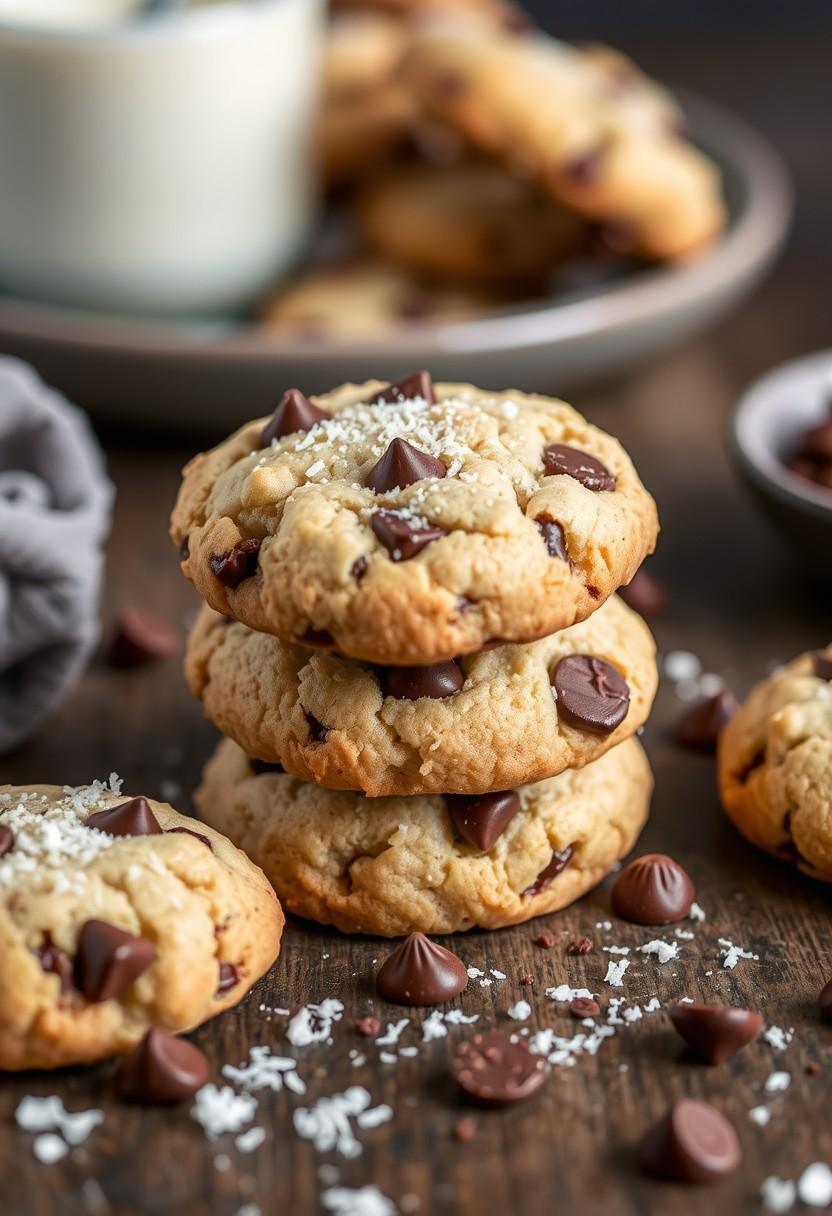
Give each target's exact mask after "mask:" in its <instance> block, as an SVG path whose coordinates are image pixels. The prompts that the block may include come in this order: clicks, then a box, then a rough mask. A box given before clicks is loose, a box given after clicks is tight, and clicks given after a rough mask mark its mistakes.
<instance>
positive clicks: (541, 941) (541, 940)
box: [532, 929, 555, 950]
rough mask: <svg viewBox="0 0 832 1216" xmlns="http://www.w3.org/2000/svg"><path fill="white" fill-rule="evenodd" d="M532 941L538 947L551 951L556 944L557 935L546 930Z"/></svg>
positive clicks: (536, 935)
mask: <svg viewBox="0 0 832 1216" xmlns="http://www.w3.org/2000/svg"><path fill="white" fill-rule="evenodd" d="M532 941H533V942H534V944H535V945H536V946H542V947H543V949H544V950H551V949H552V947H553V946H554V944H555V935H554V933H550V932H549V930H548V929H544V930H543V932H542V933H537V934H535V936H534V937H533V938H532Z"/></svg>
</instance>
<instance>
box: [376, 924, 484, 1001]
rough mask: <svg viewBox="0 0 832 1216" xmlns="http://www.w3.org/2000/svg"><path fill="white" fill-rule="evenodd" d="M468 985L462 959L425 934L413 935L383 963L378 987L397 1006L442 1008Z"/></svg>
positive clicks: (382, 994) (377, 981) (377, 983)
mask: <svg viewBox="0 0 832 1216" xmlns="http://www.w3.org/2000/svg"><path fill="white" fill-rule="evenodd" d="M467 985H468V972H467V971H466V969H465V966H464V964H463V962H462V960H461V959H459V958H457V956H456V955H455V954H453V953H452V952H451V951H450V950H446V949H445V947H444V946H439V945H437V943H436V942H432V941H431V940H430V938H427V937H425V935H424V933H411V934H410V936H409V937H407V938H405V940H404V941H403V942H402V943H401V945H400V946H397V947H396V949H395V950H394V951H393V953H392V954H390V955H388V957H387V958H386V959H385V960H384V962H383V963H382V966H381V969H380V971H379V973H378V975H377V976H376V986H377V988H378V990H379V993H380V994H381V996H383V997H384V998H385V1000H388V1001H393V1002H394V1003H395V1004H396V1005H439V1004H441V1003H442V1001H450V1000H451V999H452V998H453V997H455V996H459V994H460V992H462V990H463V989H464V988H466V987H467Z"/></svg>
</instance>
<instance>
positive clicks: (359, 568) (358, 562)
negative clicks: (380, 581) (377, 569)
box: [350, 557, 370, 583]
mask: <svg viewBox="0 0 832 1216" xmlns="http://www.w3.org/2000/svg"><path fill="white" fill-rule="evenodd" d="M369 564H370V563H369V562H368V561H367V559H366V557H357V558H356V559H355V561H354V562H353V564H352V567H351V568H350V574H351V575H352V576H353V578H354V579H355V581H356V582H357V583H360V582H361V580H362V579H363V578H364V575H365V574H366V573H367V567H368V566H369Z"/></svg>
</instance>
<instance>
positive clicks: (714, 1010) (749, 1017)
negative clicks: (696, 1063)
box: [670, 1002, 763, 1064]
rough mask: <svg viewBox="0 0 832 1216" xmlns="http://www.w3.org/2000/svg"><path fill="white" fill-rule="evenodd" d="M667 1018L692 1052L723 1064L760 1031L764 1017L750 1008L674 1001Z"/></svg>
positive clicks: (709, 1062) (711, 1062) (699, 1056)
mask: <svg viewBox="0 0 832 1216" xmlns="http://www.w3.org/2000/svg"><path fill="white" fill-rule="evenodd" d="M670 1020H671V1022H672V1023H673V1026H674V1028H675V1029H676V1030H677V1031H678V1033H679V1034H680V1035H681V1036H682V1038H683V1039H684V1040H685V1042H686V1043H687V1044H688V1046H689V1047H690V1048H691V1050H692V1051H693V1053H694V1055H695V1056H696V1057H697V1058H698V1059H700V1060H702V1062H703V1063H705V1064H722V1063H723V1062H724V1061H725V1060H729V1059H730V1058H731V1056H733V1055H736V1053H737V1052H738V1051H739V1050H740V1049H741V1048H743V1047H746V1046H747V1045H748V1044H749V1043H753V1041H754V1040H755V1039H756V1038H757V1036H758V1035H759V1034H760V1031H761V1030H762V1029H763V1019H762V1016H761V1015H760V1014H759V1013H754V1011H753V1010H751V1009H731V1008H729V1007H728V1006H726V1005H700V1004H691V1003H688V1002H685V1003H684V1004H682V1005H674V1006H673V1008H672V1009H671V1010H670Z"/></svg>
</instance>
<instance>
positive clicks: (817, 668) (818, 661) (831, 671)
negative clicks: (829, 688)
mask: <svg viewBox="0 0 832 1216" xmlns="http://www.w3.org/2000/svg"><path fill="white" fill-rule="evenodd" d="M812 667H813V670H814V673H815V676H816V677H817V678H818V679H819V680H830V681H832V655H828V654H824V652H823V651H822V650H816V651H815V653H814V655H813V656H812Z"/></svg>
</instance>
